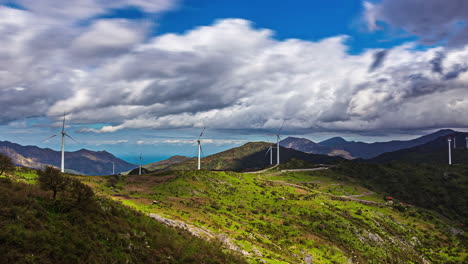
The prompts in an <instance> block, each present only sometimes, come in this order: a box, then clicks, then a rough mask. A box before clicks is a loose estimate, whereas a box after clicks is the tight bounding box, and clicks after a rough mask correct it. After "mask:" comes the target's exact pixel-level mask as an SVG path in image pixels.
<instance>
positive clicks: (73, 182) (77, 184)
mask: <svg viewBox="0 0 468 264" xmlns="http://www.w3.org/2000/svg"><path fill="white" fill-rule="evenodd" d="M70 193H71V195H72V197H74V198H75V199H76V203H77V204H80V203H81V202H87V201H89V200H91V198H92V197H93V196H94V192H93V189H91V187H89V186H88V185H86V184H84V183H82V182H81V181H80V180H78V179H74V178H71V179H70Z"/></svg>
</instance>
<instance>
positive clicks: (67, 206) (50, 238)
mask: <svg viewBox="0 0 468 264" xmlns="http://www.w3.org/2000/svg"><path fill="white" fill-rule="evenodd" d="M36 177H37V175H36V173H35V172H34V171H33V170H28V169H18V170H17V172H14V173H12V175H10V176H9V178H10V179H13V181H11V180H9V179H8V178H5V177H1V178H0V204H1V207H0V263H70V264H71V263H242V262H243V260H242V259H241V258H240V257H235V256H233V255H231V253H229V254H227V253H224V252H223V251H222V250H221V249H220V247H219V245H217V244H210V243H208V242H206V241H205V240H202V239H199V238H196V237H194V236H192V235H190V234H188V233H187V232H184V231H180V230H175V229H172V228H168V227H166V226H164V225H162V224H159V223H157V222H156V221H154V220H152V219H150V218H149V217H147V216H144V215H142V214H141V213H137V212H135V211H133V210H130V209H129V208H127V207H125V206H123V205H121V204H120V203H117V202H115V201H112V200H109V199H106V198H96V199H95V200H94V202H92V203H86V204H84V205H81V206H76V205H74V204H72V203H71V202H70V201H69V200H67V198H66V196H63V195H62V196H61V197H59V198H60V199H59V200H58V201H56V202H54V201H52V200H51V199H50V196H51V195H50V193H47V192H44V191H41V190H40V189H39V188H38V187H37V186H36V185H32V184H27V183H24V182H23V181H26V182H30V183H34V182H35V178H36ZM15 180H19V181H15Z"/></svg>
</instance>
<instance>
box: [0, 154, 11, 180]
mask: <svg viewBox="0 0 468 264" xmlns="http://www.w3.org/2000/svg"><path fill="white" fill-rule="evenodd" d="M14 166H15V164H14V163H13V160H11V158H10V157H8V156H7V155H5V154H1V153H0V175H2V174H3V173H4V172H5V171H6V170H9V169H11V168H13V167H14Z"/></svg>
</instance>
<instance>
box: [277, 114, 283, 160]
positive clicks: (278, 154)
mask: <svg viewBox="0 0 468 264" xmlns="http://www.w3.org/2000/svg"><path fill="white" fill-rule="evenodd" d="M284 122H285V121H283V124H282V125H281V127H280V129H279V130H278V133H277V134H276V164H278V165H279V164H280V141H281V130H283V126H284Z"/></svg>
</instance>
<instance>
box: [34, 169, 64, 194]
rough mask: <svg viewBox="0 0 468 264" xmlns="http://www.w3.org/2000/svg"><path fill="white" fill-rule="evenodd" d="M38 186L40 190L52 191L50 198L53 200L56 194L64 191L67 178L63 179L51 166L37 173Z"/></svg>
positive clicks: (58, 171)
mask: <svg viewBox="0 0 468 264" xmlns="http://www.w3.org/2000/svg"><path fill="white" fill-rule="evenodd" d="M38 181H39V185H40V186H41V189H43V190H46V191H49V190H50V191H52V193H53V195H52V198H53V199H54V200H55V199H56V197H57V193H58V192H60V191H64V190H65V189H66V188H67V186H68V183H69V181H70V180H69V178H67V177H65V176H63V175H62V173H60V170H58V169H57V168H54V167H52V166H46V167H45V169H44V170H43V171H42V170H40V171H39V177H38Z"/></svg>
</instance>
